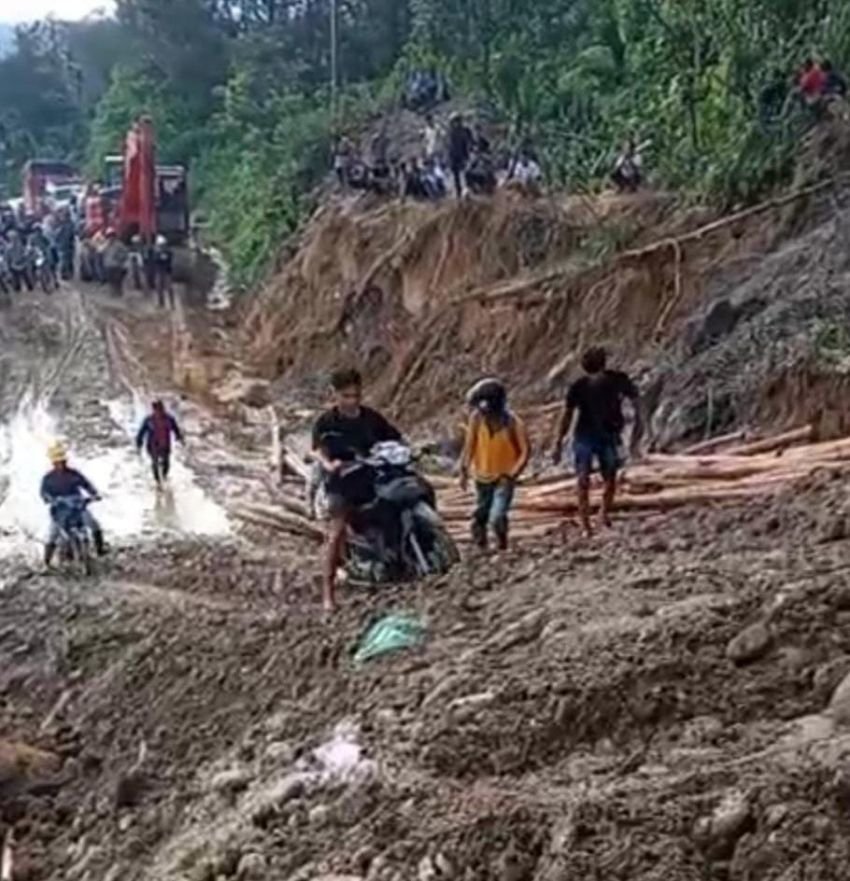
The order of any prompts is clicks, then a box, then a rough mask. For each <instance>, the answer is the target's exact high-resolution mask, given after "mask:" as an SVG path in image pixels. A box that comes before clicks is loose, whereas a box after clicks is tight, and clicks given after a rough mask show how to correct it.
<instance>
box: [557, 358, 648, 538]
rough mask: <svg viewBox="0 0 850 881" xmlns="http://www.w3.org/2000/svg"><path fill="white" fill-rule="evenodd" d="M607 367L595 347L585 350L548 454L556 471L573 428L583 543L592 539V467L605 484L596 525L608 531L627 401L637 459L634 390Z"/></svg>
mask: <svg viewBox="0 0 850 881" xmlns="http://www.w3.org/2000/svg"><path fill="white" fill-rule="evenodd" d="M607 364H608V354H607V352H606V351H605V349H603V348H601V347H599V346H595V347H593V348H591V349H588V350H587V351H586V352H585V353H584V355H583V356H582V359H581V365H582V368H583V369H584V372H585V375H584V376H582V377H580V378H579V379H577V380H576V381H575V382H574V383H573V384H572V385H571V386H570V389H569V391H568V392H567V399H566V402H565V405H564V410H563V414H562V415H561V419H560V422H559V424H558V431H557V435H556V437H555V445H554V448H553V451H552V458H553V461H554V463H555V464H556V465H560V464H561V457H562V456H561V454H562V450H563V444H564V438H565V437H566V436H567V434H568V433H569V432H570V431H571V430H572V429H573V422H575V429H574V431H573V455H574V457H575V470H576V477H577V479H578V511H579V519H580V520H581V526H582V529H583V530H584V533H585V535H586V536H588V537H590V536H591V535H592V534H593V530H592V529H591V526H590V474H591V471H592V470H593V463H594V461H596V462H598V464H599V471H600V473H601V474H602V480H603V483H604V489H603V492H602V507H601V509H600V512H599V519H600V521H601V522H602V525H603V526H606V527H607V526H610V525H611V510H612V508H613V506H614V497H615V495H616V491H617V474H618V472H619V470H620V468H621V467H622V465H623V462H622V456H621V452H620V449H621V435H622V432H623V429H624V428H625V424H626V423H625V418H624V416H623V406H622V405H623V400H624V399H628V400H630V401H631V403H632V408H633V409H634V426H633V427H632V436H631V453H632V455H633V456H637V454H638V451H639V449H640V441H641V438H642V437H643V411H642V406H641V400H640V393H639V392H638V389H637V386H636V385H635V384H634V382H633V381H632V380H631V379H630V378H629V377H628V376H627V375H626V374H625V373H622V372H621V371H619V370H608V369H607ZM576 417H577V418H576Z"/></svg>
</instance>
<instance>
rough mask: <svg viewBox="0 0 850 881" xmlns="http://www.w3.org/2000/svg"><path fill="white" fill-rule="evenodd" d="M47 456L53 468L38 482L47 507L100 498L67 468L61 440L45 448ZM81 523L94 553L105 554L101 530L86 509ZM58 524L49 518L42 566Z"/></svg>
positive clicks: (52, 549) (48, 556)
mask: <svg viewBox="0 0 850 881" xmlns="http://www.w3.org/2000/svg"><path fill="white" fill-rule="evenodd" d="M47 457H48V459H49V460H50V464H51V465H52V466H53V467H52V468H51V469H50V471H48V472H47V474H45V475H44V478H43V479H42V481H41V498H42V501H44V503H45V504H46V505H48V506H50V505H53V504H54V503H55V502H57V501H58V500H59V499H73V500H81V499H83V498H86V497H88V498H90V499H91V500H92V501H97V500H99V499H100V494H99V493H98V491H97V490H96V489H95V488H94V486H92V484H91V483H90V482H89V481H88V480H87V479H86V478H85V477H84V476H83V475H82V474H80V472H79V471H75V470H74V469H73V468H69V467H68V451H67V450H66V449H65V445H64V444H63V443H62V442H61V441H54V442H53V443H52V444H50V446H49V447H48V449H47ZM82 518H83V524H84V525H85V527H86V529H88V530H89V532H91V536H92V539H93V540H94V546H95V550H96V551H97V553H98V556H101V557H102V556H103V555H104V554H105V553H106V544H105V542H104V540H103V530H102V529H101V528H100V524H99V523H98V522H97V520H96V519H95V517H94V515H93V514H92V513H91V511H89V510H88V508H86V509H85V510H84V511H83V512H82ZM59 532H60V529H59V524H58V523H56V521H55V520H54V519H53V517H52V516H51V519H50V533H49V535H48V538H47V544H45V546H44V565H45V566H50V563H51V562H52V560H53V554H54V553H55V552H56V545H57V543H58V541H59Z"/></svg>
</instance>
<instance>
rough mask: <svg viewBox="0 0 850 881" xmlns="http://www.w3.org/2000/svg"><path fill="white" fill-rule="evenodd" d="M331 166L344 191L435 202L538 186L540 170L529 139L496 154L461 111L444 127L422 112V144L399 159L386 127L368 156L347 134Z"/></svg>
mask: <svg viewBox="0 0 850 881" xmlns="http://www.w3.org/2000/svg"><path fill="white" fill-rule="evenodd" d="M334 170H335V173H336V176H337V180H338V183H339V185H340V187H341V188H342V189H343V190H362V191H371V192H376V193H379V194H382V195H401V196H403V197H404V198H410V199H416V200H422V201H426V200H427V201H439V200H440V199H443V198H445V197H447V196H449V195H451V194H454V195H455V196H456V197H457V198H460V197H462V196H463V195H464V194H465V193H473V194H476V195H492V194H493V193H494V192H495V191H496V189H497V188H498V187H499V186H500V185H507V184H510V182H512V181H513V182H516V183H517V184H518V185H521V186H523V187H527V188H533V189H538V188H539V187H540V185H541V184H542V180H543V172H542V169H541V167H540V163H539V161H538V158H537V154H536V152H535V150H534V147H533V144H532V143H531V141H530V139H528V138H526V139H524V140H523V141H522V143H521V144H520V146H519V148H518V149H517V150H515V151H514V152H513V153H512V154H511V155H510V156H509V157H497V156H496V155H495V153H494V151H493V148H492V145H491V143H490V139H489V138H488V137H487V135H486V134H485V131H484V127H483V126H481V125H474V126H471V125H470V124H469V123H468V122H467V120H466V118H465V117H464V116H463V114H461V113H455V114H453V115H452V116H451V117H450V120H449V124H448V126H447V127H443V126H442V125H441V124H440V123H439V122H438V121H437V118H436V116H435V115H434V114H433V113H431V112H429V113H427V114H426V115H425V118H424V125H423V128H422V132H421V147H420V148H419V149H418V150H416V151H415V152H414V153H413V154H412V155H410V156H409V157H408V158H406V159H403V160H401V161H399V160H396V159H390V158H389V157H388V137H387V132H386V129H383V130H381V132H379V133H378V135H376V136H375V138H373V140H372V143H371V145H370V150H369V156H368V160H367V159H365V158H364V157H363V156H361V155H359V154H358V152H357V150H356V149H355V147H354V144H353V143H352V141H351V140H350V139H349V138H345V137H344V138H340V140H339V142H338V144H337V148H336V150H335V153H334Z"/></svg>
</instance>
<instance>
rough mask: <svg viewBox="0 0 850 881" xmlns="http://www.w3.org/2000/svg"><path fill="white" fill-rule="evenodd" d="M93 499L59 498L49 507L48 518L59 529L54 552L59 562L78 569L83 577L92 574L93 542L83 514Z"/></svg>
mask: <svg viewBox="0 0 850 881" xmlns="http://www.w3.org/2000/svg"><path fill="white" fill-rule="evenodd" d="M93 501H95V499H82V498H79V499H78V498H61V499H56V500H55V501H54V502H53V503H52V504H51V506H50V516H51V517H52V518H53V521H54V523H56V525H57V526H58V527H59V541H58V542H57V547H56V550H57V552H58V554H59V560H60V561H61V562H63V563H65V564H66V565H69V566H73V567H76V568H78V569H79V570H80V571H81V572H82V574H83V575H86V576H89V575H93V574H94V553H93V547H94V542H93V538H92V536H91V535H90V534H89V530H88V529H87V528H86V525H85V521H84V520H83V514H84V512H85V510H86V508H88V506H89V505H90V504H91V503H92V502H93Z"/></svg>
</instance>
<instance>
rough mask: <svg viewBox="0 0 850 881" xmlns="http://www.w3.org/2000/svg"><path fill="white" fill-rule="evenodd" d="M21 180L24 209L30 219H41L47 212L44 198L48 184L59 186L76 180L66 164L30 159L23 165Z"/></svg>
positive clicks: (74, 172) (72, 167) (72, 171)
mask: <svg viewBox="0 0 850 881" xmlns="http://www.w3.org/2000/svg"><path fill="white" fill-rule="evenodd" d="M21 177H22V178H23V191H24V192H23V195H24V208H25V209H26V212H27V214H29V215H30V216H32V217H41V216H42V215H43V214H44V213H45V211H46V210H47V204H46V197H47V195H48V193H47V189H48V184H53V185H56V186H61V185H63V184H71V183H74V182H76V181H77V180H78V177H77V171H76V169H75V168H74V166H73V165H70V164H69V163H67V162H59V161H57V160H54V159H30V160H29V162H27V163H26V165H24V168H23V171H22V174H21Z"/></svg>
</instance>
